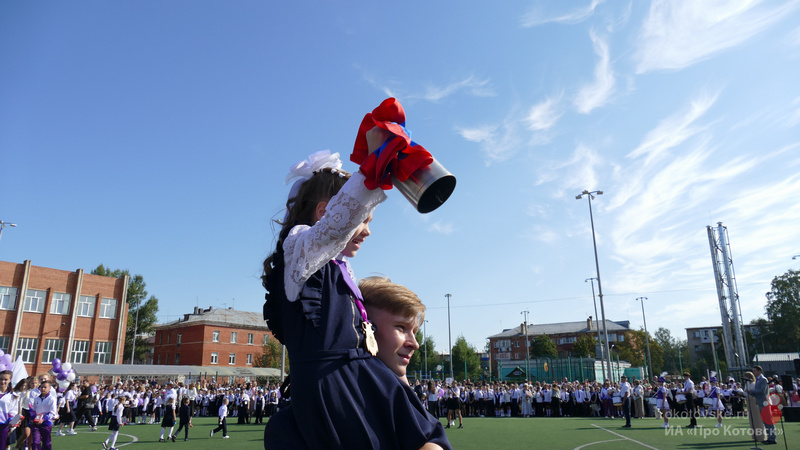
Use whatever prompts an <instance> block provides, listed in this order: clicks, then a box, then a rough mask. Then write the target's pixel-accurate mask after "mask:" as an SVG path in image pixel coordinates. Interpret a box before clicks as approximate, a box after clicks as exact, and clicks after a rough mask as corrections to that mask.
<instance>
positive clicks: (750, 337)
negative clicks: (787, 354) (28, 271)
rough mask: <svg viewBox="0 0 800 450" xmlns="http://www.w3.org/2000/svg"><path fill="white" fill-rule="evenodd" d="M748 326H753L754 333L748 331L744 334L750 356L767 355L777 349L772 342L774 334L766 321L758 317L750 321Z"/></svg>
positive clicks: (773, 341)
mask: <svg viewBox="0 0 800 450" xmlns="http://www.w3.org/2000/svg"><path fill="white" fill-rule="evenodd" d="M750 324H751V325H755V333H752V332H750V330H748V331H746V332H745V337H746V338H747V348H748V350H749V351H750V354H751V355H755V354H756V353H758V354H761V353H769V352H770V351H771V350H772V349H774V348H777V347H776V342H775V340H774V339H775V332H774V331H772V324H771V323H769V321H767V319H765V318H763V317H758V318H756V319H753V320H751V321H750Z"/></svg>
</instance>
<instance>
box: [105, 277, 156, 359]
mask: <svg viewBox="0 0 800 450" xmlns="http://www.w3.org/2000/svg"><path fill="white" fill-rule="evenodd" d="M92 275H100V276H104V277H113V278H120V279H122V278H123V277H125V276H128V277H130V278H128V294H127V298H126V299H125V302H126V303H127V304H128V327H127V329H126V330H125V350H124V352H123V354H122V355H123V356H122V357H123V359H124V360H125V361H130V358H131V352H132V351H133V339H134V332H135V333H136V355H135V357H134V361H135V362H138V363H140V364H141V363H143V362H144V361H145V360H146V358H147V354H148V353H149V352H150V347H149V346H148V345H147V338H146V337H145V336H147V335H149V334H150V333H153V331H154V330H153V327H154V326H155V324H156V322H157V321H158V318H157V317H156V314H157V313H158V299H157V298H156V297H154V296H152V295H151V296H150V298H147V296H148V293H147V289H145V288H146V287H147V284H146V283H145V282H144V277H143V276H141V275H138V274H137V275H134V276H131V274H130V271H128V269H125V270H120V269H115V270H110V269H107V268H106V267H105V266H103V265H102V264H100V265H99V266H97V268H96V269H94V270H92ZM144 299H147V300H146V301H144ZM121 310H122V308H120V311H121ZM137 312H138V315H137Z"/></svg>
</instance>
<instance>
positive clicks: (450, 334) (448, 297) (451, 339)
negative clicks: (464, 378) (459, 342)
mask: <svg viewBox="0 0 800 450" xmlns="http://www.w3.org/2000/svg"><path fill="white" fill-rule="evenodd" d="M444 296H445V297H447V343H448V345H449V346H450V351H449V353H450V376H451V377H453V380H455V379H456V374H455V372H453V334H452V332H451V331H450V297H452V295H450V294H444Z"/></svg>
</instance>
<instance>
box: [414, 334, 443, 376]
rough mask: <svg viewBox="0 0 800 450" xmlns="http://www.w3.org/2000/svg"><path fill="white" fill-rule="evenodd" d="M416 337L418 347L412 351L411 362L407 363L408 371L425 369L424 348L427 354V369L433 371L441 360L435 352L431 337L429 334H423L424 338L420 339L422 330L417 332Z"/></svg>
mask: <svg viewBox="0 0 800 450" xmlns="http://www.w3.org/2000/svg"><path fill="white" fill-rule="evenodd" d="M416 337H417V342H419V348H418V349H417V350H416V351H414V354H413V355H411V362H410V363H409V364H408V372H409V373H413V372H424V371H425V353H426V349H427V354H428V371H429V372H433V371H435V370H436V366H438V365H439V364H441V362H440V359H439V355H438V354H437V353H436V349H435V345H434V341H433V338H432V337H431V336H425V339H422V332H417V336H416Z"/></svg>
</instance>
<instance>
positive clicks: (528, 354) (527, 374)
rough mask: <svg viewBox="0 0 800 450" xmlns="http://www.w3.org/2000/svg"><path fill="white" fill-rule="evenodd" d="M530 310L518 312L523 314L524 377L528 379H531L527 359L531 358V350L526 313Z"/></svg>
mask: <svg viewBox="0 0 800 450" xmlns="http://www.w3.org/2000/svg"><path fill="white" fill-rule="evenodd" d="M530 313H531V312H530V311H522V312H521V313H520V314H522V315H524V316H525V324H524V326H525V378H526V379H528V380H530V379H531V372H530V370H531V369H530V365H529V361H530V359H531V350H530V344H529V343H528V314H530Z"/></svg>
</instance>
